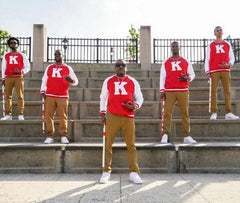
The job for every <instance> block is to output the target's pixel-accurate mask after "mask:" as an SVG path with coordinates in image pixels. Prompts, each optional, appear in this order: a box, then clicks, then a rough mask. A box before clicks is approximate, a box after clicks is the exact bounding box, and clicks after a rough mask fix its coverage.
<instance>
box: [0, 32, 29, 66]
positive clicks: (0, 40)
mask: <svg viewBox="0 0 240 203" xmlns="http://www.w3.org/2000/svg"><path fill="white" fill-rule="evenodd" d="M17 38H18V39H19V43H20V45H19V51H20V52H22V53H24V54H26V56H27V58H28V60H29V61H31V47H32V39H31V37H17ZM8 39H9V37H0V59H1V60H2V57H3V54H4V53H5V52H7V51H10V48H9V47H8V45H7V40H8Z"/></svg>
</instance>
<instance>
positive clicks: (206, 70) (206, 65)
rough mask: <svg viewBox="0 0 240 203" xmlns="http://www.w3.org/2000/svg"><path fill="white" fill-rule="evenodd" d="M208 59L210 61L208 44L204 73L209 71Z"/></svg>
mask: <svg viewBox="0 0 240 203" xmlns="http://www.w3.org/2000/svg"><path fill="white" fill-rule="evenodd" d="M209 61H210V44H209V45H208V47H207V54H206V58H205V73H206V74H208V73H209Z"/></svg>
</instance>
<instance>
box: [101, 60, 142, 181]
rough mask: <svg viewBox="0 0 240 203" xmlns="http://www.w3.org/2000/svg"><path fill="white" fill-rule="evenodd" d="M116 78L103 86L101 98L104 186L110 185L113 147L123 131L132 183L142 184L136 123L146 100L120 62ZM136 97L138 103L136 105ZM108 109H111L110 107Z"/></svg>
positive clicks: (121, 61) (120, 61)
mask: <svg viewBox="0 0 240 203" xmlns="http://www.w3.org/2000/svg"><path fill="white" fill-rule="evenodd" d="M114 71H115V73H116V74H115V75H113V76H110V77H108V78H107V79H105V81H104V82H103V86H102V91H101V95H100V112H101V117H102V119H101V120H102V123H103V125H105V124H106V146H105V154H106V156H105V166H104V168H103V174H102V176H101V179H100V181H99V182H100V183H107V182H108V180H109V179H110V174H111V162H112V145H113V142H114V140H115V138H116V136H117V134H118V132H119V130H120V129H122V133H123V138H124V140H125V143H126V145H127V156H128V163H129V171H130V175H129V179H130V181H132V182H134V183H136V184H141V183H142V180H141V178H140V176H139V173H140V171H139V168H138V164H137V151H136V147H135V120H134V111H135V110H137V109H139V108H140V107H141V105H142V103H143V96H142V92H141V89H140V85H139V83H138V82H137V81H136V80H135V79H134V78H132V77H130V76H128V75H126V71H127V65H126V63H125V62H124V60H122V59H119V60H117V61H116V63H115V68H114ZM133 96H134V98H135V101H133ZM107 106H108V107H107Z"/></svg>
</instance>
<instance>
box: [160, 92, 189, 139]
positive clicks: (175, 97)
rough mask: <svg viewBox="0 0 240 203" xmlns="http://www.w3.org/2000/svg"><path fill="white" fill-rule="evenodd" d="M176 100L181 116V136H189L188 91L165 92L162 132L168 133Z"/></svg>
mask: <svg viewBox="0 0 240 203" xmlns="http://www.w3.org/2000/svg"><path fill="white" fill-rule="evenodd" d="M176 101H177V102H178V106H179V110H180V113H181V117H182V130H183V136H184V137H187V136H190V119H189V113H188V106H189V92H188V91H186V92H166V102H165V109H164V125H163V134H167V135H169V134H170V130H171V118H172V113H173V110H174V107H175V103H176Z"/></svg>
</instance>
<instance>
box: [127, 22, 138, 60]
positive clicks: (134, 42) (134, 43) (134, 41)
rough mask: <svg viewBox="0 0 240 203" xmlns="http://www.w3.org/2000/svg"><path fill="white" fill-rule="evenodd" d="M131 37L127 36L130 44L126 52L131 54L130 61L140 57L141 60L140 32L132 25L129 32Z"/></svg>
mask: <svg viewBox="0 0 240 203" xmlns="http://www.w3.org/2000/svg"><path fill="white" fill-rule="evenodd" d="M128 31H129V34H130V36H127V38H128V39H130V42H128V43H127V48H126V50H125V51H126V52H128V53H129V55H130V59H132V60H135V59H136V58H137V56H138V58H139V52H140V33H139V32H140V30H139V29H138V30H137V29H136V28H134V27H133V25H131V29H130V30H128Z"/></svg>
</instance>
